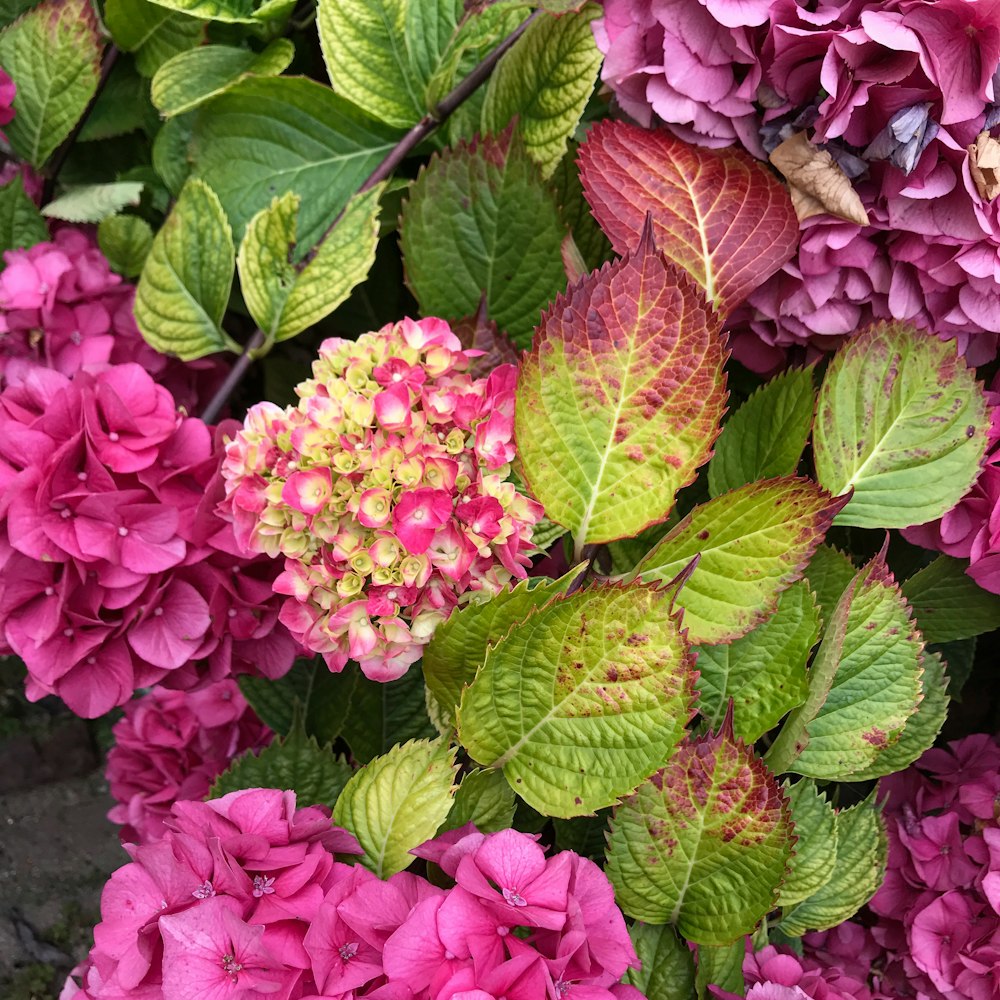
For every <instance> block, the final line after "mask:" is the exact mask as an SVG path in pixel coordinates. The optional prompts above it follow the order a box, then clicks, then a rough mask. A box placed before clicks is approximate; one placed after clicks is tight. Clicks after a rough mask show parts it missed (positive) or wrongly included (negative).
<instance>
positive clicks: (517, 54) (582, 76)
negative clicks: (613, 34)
mask: <svg viewBox="0 0 1000 1000" xmlns="http://www.w3.org/2000/svg"><path fill="white" fill-rule="evenodd" d="M600 13H601V9H600V7H598V6H597V5H596V4H588V5H587V6H586V7H585V8H584V9H583V10H582V11H581V12H580V13H578V14H565V15H563V16H562V17H552V16H551V15H550V16H545V17H541V18H539V19H538V20H536V21H534V22H533V23H532V24H530V25H529V26H528V29H527V30H526V31H525V32H524V34H523V35H522V36H521V37H520V38H519V39H518V40H517V42H515V44H514V46H513V47H512V48H511V49H509V50H508V51H507V52H506V53H505V54H504V55H503V57H502V58H501V59H500V62H499V63H498V64H497V66H496V69H494V71H493V74H492V75H491V77H490V82H489V85H488V87H487V90H486V100H485V103H484V104H483V112H482V130H483V132H484V133H492V134H493V135H496V134H498V133H499V132H501V131H502V130H503V129H504V128H505V127H506V126H507V125H508V124H509V123H510V122H512V121H515V120H516V122H517V124H516V128H517V131H518V132H519V133H520V135H521V137H522V138H523V139H524V145H525V149H526V150H527V152H528V156H530V157H531V159H532V160H534V161H535V163H537V164H538V166H539V169H540V170H541V172H542V177H544V178H548V177H550V176H551V175H552V172H553V171H554V170H555V168H556V165H557V164H558V163H559V161H560V160H561V159H562V158H563V156H564V155H565V153H566V144H567V142H568V141H569V138H570V136H571V135H572V134H573V132H574V130H575V129H576V127H577V125H578V124H579V123H580V118H581V116H582V115H583V110H584V108H585V107H586V106H587V101H588V99H589V98H590V95H591V94H592V93H593V91H594V84H595V83H596V81H597V72H598V70H599V69H600V67H601V58H602V57H601V53H600V50H599V49H598V48H597V44H596V43H595V41H594V33H593V31H592V30H591V27H590V22H591V21H593V20H594V18H595V17H597V16H598V15H600Z"/></svg>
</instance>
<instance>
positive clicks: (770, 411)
mask: <svg viewBox="0 0 1000 1000" xmlns="http://www.w3.org/2000/svg"><path fill="white" fill-rule="evenodd" d="M812 375H813V371H812V368H789V369H788V370H787V371H784V372H782V373H781V374H780V375H778V376H777V377H775V378H773V379H772V380H771V381H770V382H768V383H767V384H766V385H763V386H761V387H760V388H759V389H758V390H757V391H756V392H755V393H754V394H753V395H752V396H751V397H750V398H749V399H748V400H747V401H746V402H745V403H744V404H743V405H742V406H741V407H740V408H739V409H738V410H737V411H736V412H735V413H734V414H733V415H732V416H731V417H730V418H729V420H728V421H726V424H725V426H724V427H723V428H722V434H721V436H720V437H719V440H718V442H717V443H716V446H715V454H714V455H713V456H712V461H711V462H710V463H709V466H708V491H709V493H710V494H711V495H712V496H713V497H717V496H719V495H720V494H722V493H725V492H727V491H728V490H734V489H736V487H737V486H744V485H745V484H746V483H752V482H755V481H756V480H758V479H771V478H772V477H774V476H791V475H794V474H795V470H796V469H797V468H798V465H799V459H800V458H801V457H802V452H803V450H804V449H805V446H806V441H807V440H808V438H809V431H810V430H811V429H812V419H813V408H814V407H815V405H816V390H815V389H814V388H813V382H812Z"/></svg>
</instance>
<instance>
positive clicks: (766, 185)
mask: <svg viewBox="0 0 1000 1000" xmlns="http://www.w3.org/2000/svg"><path fill="white" fill-rule="evenodd" d="M580 173H581V175H582V178H583V187H584V190H585V191H586V193H587V200H588V201H589V202H590V207H591V208H592V209H593V210H594V215H595V216H596V217H597V221H598V222H599V223H600V224H601V228H602V229H603V230H604V231H605V232H606V233H607V234H608V236H610V237H611V242H612V243H613V244H614V248H615V250H616V251H617V252H618V253H624V252H625V251H626V250H630V249H631V248H632V247H634V246H635V245H636V244H637V243H638V242H639V235H640V233H641V232H642V229H643V226H644V225H645V223H646V216H647V214H651V216H652V222H653V230H654V235H655V237H656V245H657V246H658V247H660V249H661V250H663V252H664V253H665V254H666V255H667V256H668V257H669V258H670V259H671V260H672V261H674V263H676V264H677V265H678V266H679V267H682V268H684V269H685V270H687V271H688V272H689V273H690V274H691V276H692V277H693V278H694V280H695V281H697V282H698V284H699V285H700V286H701V288H702V289H703V290H704V291H703V294H704V295H705V297H707V299H708V301H709V302H711V303H712V304H713V305H715V306H716V307H717V308H718V309H720V310H721V311H722V312H729V311H730V310H731V309H732V308H733V307H734V306H735V305H738V304H739V303H740V302H741V301H742V300H743V299H745V298H746V297H747V295H749V294H750V292H752V291H753V290H754V289H755V288H757V287H759V286H760V285H761V284H762V283H763V282H764V281H765V280H766V279H767V278H768V277H769V276H770V275H772V274H773V273H774V272H775V271H777V270H778V268H780V267H781V265H782V264H784V263H785V261H787V260H789V259H791V257H792V255H793V254H794V253H795V250H796V247H797V246H798V243H799V225H798V220H797V219H796V217H795V210H794V209H793V208H792V202H791V198H790V197H789V194H788V189H787V188H786V187H785V185H784V184H782V183H781V182H780V181H778V179H777V178H776V177H774V176H773V175H772V174H771V172H770V171H769V170H768V168H767V166H766V165H765V164H762V163H759V162H757V161H756V160H754V159H753V158H752V157H751V156H750V155H749V154H748V153H744V152H742V151H737V150H735V149H733V148H732V147H730V148H729V149H705V148H704V147H703V146H693V145H691V144H690V143H687V142H683V141H682V140H680V139H677V138H675V137H674V136H672V135H671V134H670V133H669V132H668V131H666V130H665V129H652V130H651V129H643V128H639V127H638V126H637V125H630V124H628V123H627V122H623V121H614V120H611V119H608V120H605V121H602V122H598V124H597V125H595V126H594V127H593V128H592V129H591V130H590V131H589V132H588V133H587V141H586V142H585V143H584V144H583V146H582V147H581V148H580Z"/></svg>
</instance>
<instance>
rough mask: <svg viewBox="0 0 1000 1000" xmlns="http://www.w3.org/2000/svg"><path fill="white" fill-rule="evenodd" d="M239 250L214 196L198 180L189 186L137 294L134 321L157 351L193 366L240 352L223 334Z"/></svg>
mask: <svg viewBox="0 0 1000 1000" xmlns="http://www.w3.org/2000/svg"><path fill="white" fill-rule="evenodd" d="M235 266H236V249H235V247H234V246H233V234H232V230H231V229H230V228H229V223H228V221H227V220H226V214H225V212H224V211H223V210H222V205H221V204H220V203H219V199H218V198H217V197H216V195H215V192H214V191H213V190H212V189H211V188H210V187H209V186H208V185H207V184H204V183H202V182H201V181H199V180H193V179H192V180H189V181H188V182H187V184H185V185H184V189H183V190H182V191H181V194H180V197H179V198H178V199H177V203H176V204H175V205H174V208H173V211H172V212H171V213H170V215H169V216H168V217H167V221H166V222H164V223H163V226H162V227H161V228H160V231H159V232H158V233H157V234H156V238H155V239H154V240H153V246H152V249H151V250H150V252H149V256H148V257H147V258H146V264H145V266H144V267H143V269H142V277H141V278H140V279H139V285H138V287H137V288H136V293H135V321H136V323H137V324H138V326H139V329H140V330H141V331H142V335H143V337H145V338H146V341H147V342H148V343H149V344H150V345H151V346H152V347H154V348H156V350H158V351H162V352H164V353H169V354H175V355H177V357H179V358H181V359H182V360H183V361H193V360H195V359H196V358H201V357H204V356H205V355H206V354H212V353H213V352H215V351H220V350H225V349H226V348H228V349H229V350H234V351H238V350H239V347H238V345H236V344H235V343H234V342H233V341H232V340H231V339H230V338H229V337H228V336H227V335H226V334H225V332H224V331H223V330H222V325H221V324H222V317H223V316H224V315H225V312H226V306H227V305H228V304H229V292H230V289H231V288H232V284H233V271H234V269H235Z"/></svg>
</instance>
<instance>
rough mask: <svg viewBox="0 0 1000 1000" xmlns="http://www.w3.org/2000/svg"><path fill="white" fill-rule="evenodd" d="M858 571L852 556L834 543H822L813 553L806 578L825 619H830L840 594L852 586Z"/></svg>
mask: <svg viewBox="0 0 1000 1000" xmlns="http://www.w3.org/2000/svg"><path fill="white" fill-rule="evenodd" d="M857 572H858V568H857V566H855V565H854V563H853V562H851V557H850V556H848V555H845V554H844V553H843V552H841V551H840V549H835V548H833V546H832V545H821V546H820V547H819V548H818V549H817V550H816V551H815V552H814V553H813V557H812V559H810V560H809V565H808V566H807V567H806V578H807V579H808V581H809V586H810V587H811V588H812V591H813V593H814V594H815V595H816V603H817V604H818V605H819V610H820V614H821V615H822V616H823V620H824V621H829V620H830V616H831V615H832V614H833V611H834V608H836V607H837V601H839V600H840V595H841V594H842V593H843V592H844V591H845V590H847V588H848V587H849V586H850V584H851V581H852V580H853V579H854V576H855V574H856V573H857Z"/></svg>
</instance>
